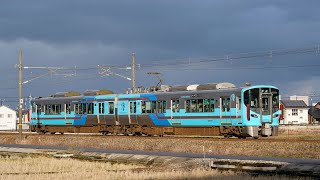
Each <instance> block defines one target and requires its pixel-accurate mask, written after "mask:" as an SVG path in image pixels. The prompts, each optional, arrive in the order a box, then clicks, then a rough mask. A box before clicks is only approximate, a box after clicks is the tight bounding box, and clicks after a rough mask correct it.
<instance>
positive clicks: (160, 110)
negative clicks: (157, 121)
mask: <svg viewBox="0 0 320 180" xmlns="http://www.w3.org/2000/svg"><path fill="white" fill-rule="evenodd" d="M162 106H163V104H162V101H158V103H157V107H158V113H162V109H163V108H162Z"/></svg>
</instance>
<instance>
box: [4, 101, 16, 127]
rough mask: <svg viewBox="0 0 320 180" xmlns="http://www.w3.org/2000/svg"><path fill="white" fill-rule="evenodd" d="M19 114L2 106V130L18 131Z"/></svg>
mask: <svg viewBox="0 0 320 180" xmlns="http://www.w3.org/2000/svg"><path fill="white" fill-rule="evenodd" d="M16 120H17V113H16V111H15V110H13V109H11V108H8V107H7V106H0V130H16Z"/></svg>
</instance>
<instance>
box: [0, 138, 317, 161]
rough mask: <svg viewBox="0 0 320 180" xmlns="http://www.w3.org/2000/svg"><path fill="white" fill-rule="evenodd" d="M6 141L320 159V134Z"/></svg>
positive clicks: (4, 141)
mask: <svg viewBox="0 0 320 180" xmlns="http://www.w3.org/2000/svg"><path fill="white" fill-rule="evenodd" d="M0 137H1V138H0V143H2V144H19V143H21V144H33V145H50V146H64V147H69V148H70V149H73V148H74V147H80V148H105V149H116V150H143V151H162V152H183V153H203V148H204V149H205V153H206V154H219V155H241V156H262V157H265V156H267V157H290V158H310V159H320V152H319V149H320V139H319V138H320V136H318V135H314V134H313V135H312V136H311V135H309V136H306V135H294V136H293V137H291V138H286V136H285V135H280V136H279V137H270V138H260V139H258V140H255V139H245V140H243V139H219V138H185V137H134V136H101V135H90V136H89V135H76V134H74V135H35V134H34V135H23V138H24V139H23V140H22V142H20V141H19V136H18V134H1V135H0Z"/></svg>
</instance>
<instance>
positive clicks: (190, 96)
mask: <svg viewBox="0 0 320 180" xmlns="http://www.w3.org/2000/svg"><path fill="white" fill-rule="evenodd" d="M94 92H95V93H85V94H83V95H80V94H74V95H75V96H72V93H69V95H67V94H68V93H67V94H63V96H62V97H61V96H51V97H45V98H33V99H31V100H30V106H31V107H30V128H31V131H37V132H39V133H52V134H54V133H58V132H59V133H64V132H101V133H103V134H124V135H129V134H133V135H142V134H144V135H159V136H163V135H165V134H172V135H195V136H196V135H199V136H215V135H223V136H225V137H230V136H236V137H239V138H245V137H254V138H258V137H259V135H260V136H277V135H278V125H279V118H280V116H281V110H280V108H279V90H278V88H276V87H274V86H269V85H255V86H250V85H248V86H244V87H240V88H237V87H235V86H234V85H232V84H231V83H217V84H205V85H191V86H176V87H170V88H167V89H165V90H161V91H152V92H146V93H132V94H109V93H110V92H107V93H101V92H102V91H94ZM97 92H98V93H97ZM97 94H100V95H97ZM101 94H102V95H101Z"/></svg>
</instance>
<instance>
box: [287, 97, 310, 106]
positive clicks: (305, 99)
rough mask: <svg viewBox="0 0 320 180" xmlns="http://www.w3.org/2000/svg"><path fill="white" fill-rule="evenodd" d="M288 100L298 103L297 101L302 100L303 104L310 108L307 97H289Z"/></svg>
mask: <svg viewBox="0 0 320 180" xmlns="http://www.w3.org/2000/svg"><path fill="white" fill-rule="evenodd" d="M290 100H295V101H298V100H302V101H304V103H306V105H307V106H310V101H309V96H296V95H294V96H290Z"/></svg>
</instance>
